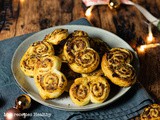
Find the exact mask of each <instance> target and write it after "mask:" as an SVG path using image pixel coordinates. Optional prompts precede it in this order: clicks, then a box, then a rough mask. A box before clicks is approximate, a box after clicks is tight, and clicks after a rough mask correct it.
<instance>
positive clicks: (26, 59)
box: [20, 54, 39, 77]
mask: <svg viewBox="0 0 160 120" xmlns="http://www.w3.org/2000/svg"><path fill="white" fill-rule="evenodd" d="M38 59H39V57H37V56H36V55H28V54H24V55H23V57H22V59H21V61H20V68H21V70H22V71H23V73H24V74H25V75H27V76H29V77H33V76H34V66H35V64H36V63H37V62H38Z"/></svg>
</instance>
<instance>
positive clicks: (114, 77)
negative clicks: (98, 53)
mask: <svg viewBox="0 0 160 120" xmlns="http://www.w3.org/2000/svg"><path fill="white" fill-rule="evenodd" d="M121 51H122V52H121ZM124 51H125V50H124V49H122V48H120V49H119V48H118V49H115V48H113V49H111V50H110V52H109V53H106V54H104V56H103V58H102V62H101V68H102V71H103V72H104V74H105V76H107V77H108V78H109V79H110V80H111V81H112V82H113V83H114V84H116V85H118V86H121V87H127V86H130V85H132V84H134V83H135V81H136V72H135V70H134V68H133V66H132V65H130V64H129V63H130V62H131V60H132V59H133V56H132V55H130V53H129V54H128V52H126V51H125V52H124Z"/></svg>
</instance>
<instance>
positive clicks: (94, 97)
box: [69, 76, 110, 106]
mask: <svg viewBox="0 0 160 120" xmlns="http://www.w3.org/2000/svg"><path fill="white" fill-rule="evenodd" d="M109 92H110V85H109V83H108V81H107V80H106V79H105V78H103V77H101V76H90V77H81V78H77V79H75V81H74V83H73V84H72V86H71V88H70V91H69V95H70V98H71V100H72V101H73V102H74V103H75V104H76V105H78V106H84V105H86V104H88V103H89V102H90V101H91V102H92V103H102V102H104V101H105V100H106V99H107V97H108V95H109Z"/></svg>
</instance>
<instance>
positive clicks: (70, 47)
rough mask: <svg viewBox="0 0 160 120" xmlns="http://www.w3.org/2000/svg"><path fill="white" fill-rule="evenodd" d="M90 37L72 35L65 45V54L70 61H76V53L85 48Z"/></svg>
mask: <svg viewBox="0 0 160 120" xmlns="http://www.w3.org/2000/svg"><path fill="white" fill-rule="evenodd" d="M88 40H89V37H83V36H82V37H70V38H69V39H68V40H67V42H66V43H65V45H64V50H63V52H64V56H65V57H66V60H67V61H68V62H69V63H73V62H74V58H75V53H77V52H79V51H82V50H85V49H86V48H88V47H89V46H90V45H89V41H88Z"/></svg>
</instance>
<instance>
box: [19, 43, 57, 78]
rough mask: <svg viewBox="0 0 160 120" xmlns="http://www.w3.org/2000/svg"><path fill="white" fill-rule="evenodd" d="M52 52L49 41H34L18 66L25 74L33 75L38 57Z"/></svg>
mask: <svg viewBox="0 0 160 120" xmlns="http://www.w3.org/2000/svg"><path fill="white" fill-rule="evenodd" d="M53 54H54V48H53V46H52V45H51V44H50V43H47V42H44V41H38V42H34V43H33V44H32V45H30V46H29V48H28V49H27V51H26V52H25V54H24V55H23V57H22V59H21V61H20V68H21V70H22V71H23V72H24V74H25V75H27V76H30V77H33V75H34V67H35V65H36V63H37V62H38V61H39V59H40V57H42V56H47V55H53Z"/></svg>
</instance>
